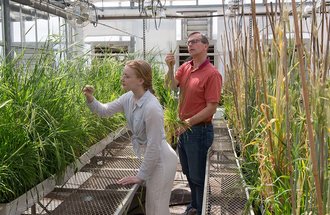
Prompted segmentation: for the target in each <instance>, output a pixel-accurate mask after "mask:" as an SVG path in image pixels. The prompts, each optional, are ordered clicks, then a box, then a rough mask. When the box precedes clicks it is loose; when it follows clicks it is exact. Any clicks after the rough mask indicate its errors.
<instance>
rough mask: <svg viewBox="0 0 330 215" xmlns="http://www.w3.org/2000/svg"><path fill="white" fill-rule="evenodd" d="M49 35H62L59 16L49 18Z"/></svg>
mask: <svg viewBox="0 0 330 215" xmlns="http://www.w3.org/2000/svg"><path fill="white" fill-rule="evenodd" d="M49 29H50V30H49V33H50V34H56V35H59V33H60V24H59V18H58V17H57V16H50V18H49Z"/></svg>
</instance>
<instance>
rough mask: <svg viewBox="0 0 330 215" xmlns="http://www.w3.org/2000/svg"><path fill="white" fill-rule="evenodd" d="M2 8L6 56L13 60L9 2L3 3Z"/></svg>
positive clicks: (3, 1) (3, 0) (6, 0)
mask: <svg viewBox="0 0 330 215" xmlns="http://www.w3.org/2000/svg"><path fill="white" fill-rule="evenodd" d="M1 2H2V4H1V8H2V10H1V11H2V18H3V35H2V38H3V44H4V56H5V57H6V59H8V60H10V59H12V58H13V53H12V51H11V33H10V32H11V31H10V30H11V27H10V8H9V0H2V1H1Z"/></svg>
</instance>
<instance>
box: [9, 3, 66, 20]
mask: <svg viewBox="0 0 330 215" xmlns="http://www.w3.org/2000/svg"><path fill="white" fill-rule="evenodd" d="M12 1H13V2H16V3H20V4H23V5H26V6H30V7H33V8H35V9H37V10H41V11H44V12H48V13H50V14H53V15H56V16H59V17H62V18H64V19H66V18H67V15H66V13H65V11H64V8H60V7H57V6H55V5H52V4H50V3H48V2H44V1H33V0H32V1H31V0H12Z"/></svg>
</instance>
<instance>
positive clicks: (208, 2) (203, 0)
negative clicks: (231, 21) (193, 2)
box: [198, 0, 222, 5]
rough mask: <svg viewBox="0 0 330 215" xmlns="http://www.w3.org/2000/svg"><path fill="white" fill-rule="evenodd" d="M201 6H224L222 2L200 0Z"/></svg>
mask: <svg viewBox="0 0 330 215" xmlns="http://www.w3.org/2000/svg"><path fill="white" fill-rule="evenodd" d="M198 4H199V5H215V4H216V5H220V4H222V0H217V1H216V0H198Z"/></svg>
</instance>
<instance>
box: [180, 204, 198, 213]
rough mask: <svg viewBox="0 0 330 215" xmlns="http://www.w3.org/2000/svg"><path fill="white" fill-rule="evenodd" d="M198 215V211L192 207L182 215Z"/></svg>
mask: <svg viewBox="0 0 330 215" xmlns="http://www.w3.org/2000/svg"><path fill="white" fill-rule="evenodd" d="M196 214H197V210H196V209H195V208H193V207H191V206H190V207H188V208H187V209H186V211H185V212H184V213H183V214H182V215H196Z"/></svg>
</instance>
